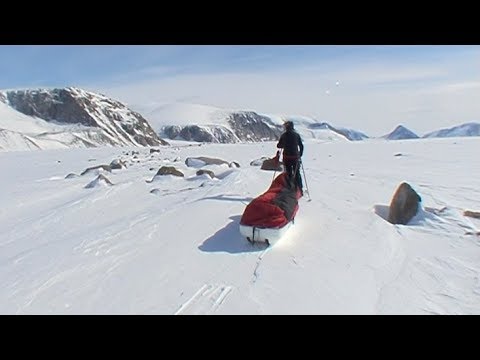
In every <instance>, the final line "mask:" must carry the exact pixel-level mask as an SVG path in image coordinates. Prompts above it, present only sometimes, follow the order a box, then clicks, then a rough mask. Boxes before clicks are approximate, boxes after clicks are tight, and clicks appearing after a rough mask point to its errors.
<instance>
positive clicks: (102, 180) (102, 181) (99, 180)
mask: <svg viewBox="0 0 480 360" xmlns="http://www.w3.org/2000/svg"><path fill="white" fill-rule="evenodd" d="M102 185H107V186H112V185H113V183H112V182H111V181H110V180H109V179H108V178H107V177H106V176H104V175H102V174H100V175H98V176H97V177H96V178H95V180H93V181H91V182H89V183H88V184H87V185H85V189H91V188H94V187H97V186H102Z"/></svg>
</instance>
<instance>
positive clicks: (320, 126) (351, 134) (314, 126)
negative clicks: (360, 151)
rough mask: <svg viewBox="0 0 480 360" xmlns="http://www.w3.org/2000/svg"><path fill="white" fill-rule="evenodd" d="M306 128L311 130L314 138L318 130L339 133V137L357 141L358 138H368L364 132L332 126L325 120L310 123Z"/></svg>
mask: <svg viewBox="0 0 480 360" xmlns="http://www.w3.org/2000/svg"><path fill="white" fill-rule="evenodd" d="M308 129H309V130H312V132H311V134H312V135H313V137H314V138H317V136H318V130H327V131H330V132H333V133H336V134H338V135H340V136H341V137H343V138H345V139H347V140H350V141H359V140H364V139H368V136H367V135H365V134H364V133H362V132H360V131H357V130H352V129H347V128H343V127H334V126H332V125H330V124H328V123H326V122H322V123H317V122H315V123H310V124H309V125H308Z"/></svg>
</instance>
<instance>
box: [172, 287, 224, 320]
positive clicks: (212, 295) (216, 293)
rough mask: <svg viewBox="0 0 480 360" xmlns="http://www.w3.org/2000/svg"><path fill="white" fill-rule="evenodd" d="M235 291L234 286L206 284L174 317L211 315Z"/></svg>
mask: <svg viewBox="0 0 480 360" xmlns="http://www.w3.org/2000/svg"><path fill="white" fill-rule="evenodd" d="M232 290H233V287H232V286H228V285H227V286H226V285H212V284H204V285H202V286H201V287H200V289H198V291H197V292H196V293H195V294H194V295H193V296H192V297H191V298H190V299H188V300H187V301H186V302H185V303H183V304H182V305H181V306H180V308H179V309H178V310H177V311H176V312H175V314H174V315H211V314H214V313H215V312H216V311H217V310H218V308H219V307H220V306H221V305H222V303H223V302H224V301H225V298H226V297H227V296H228V295H229V294H230V292H231V291H232Z"/></svg>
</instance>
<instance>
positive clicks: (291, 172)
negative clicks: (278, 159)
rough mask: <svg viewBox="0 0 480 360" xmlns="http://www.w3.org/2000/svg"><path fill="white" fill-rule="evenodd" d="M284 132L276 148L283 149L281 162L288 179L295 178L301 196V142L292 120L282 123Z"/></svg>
mask: <svg viewBox="0 0 480 360" xmlns="http://www.w3.org/2000/svg"><path fill="white" fill-rule="evenodd" d="M283 127H284V128H285V132H284V133H283V134H282V135H281V136H280V140H279V141H278V144H277V148H279V149H283V164H284V166H285V172H286V173H287V174H288V176H289V178H290V181H292V179H295V184H296V186H297V188H298V189H299V190H300V192H301V194H302V196H303V184H302V177H301V176H300V166H301V165H302V156H303V142H302V138H301V137H300V135H299V134H298V133H297V132H296V131H295V130H294V128H293V122H291V121H286V122H285V123H284V124H283ZM291 183H292V182H291Z"/></svg>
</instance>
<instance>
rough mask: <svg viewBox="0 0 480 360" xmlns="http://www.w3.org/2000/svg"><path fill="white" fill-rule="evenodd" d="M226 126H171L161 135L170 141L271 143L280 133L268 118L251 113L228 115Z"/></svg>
mask: <svg viewBox="0 0 480 360" xmlns="http://www.w3.org/2000/svg"><path fill="white" fill-rule="evenodd" d="M226 125H227V126H224V125H185V126H179V125H172V126H165V127H163V133H164V134H165V136H167V137H168V138H170V139H183V140H188V141H198V142H217V143H237V142H258V141H271V140H277V139H278V138H279V137H280V135H281V133H282V129H281V127H280V126H277V125H275V124H274V123H273V122H272V121H271V119H270V118H268V117H266V116H262V115H259V114H257V113H255V112H251V111H248V112H233V113H231V114H229V115H228V118H227V119H226Z"/></svg>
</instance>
